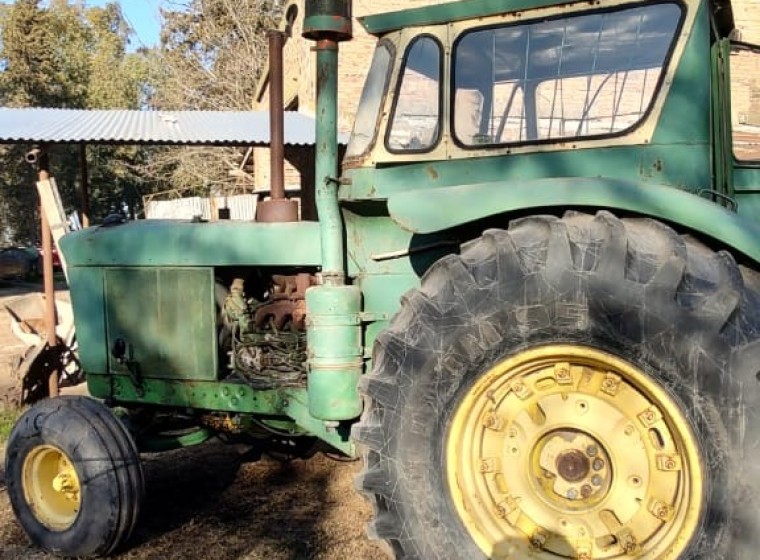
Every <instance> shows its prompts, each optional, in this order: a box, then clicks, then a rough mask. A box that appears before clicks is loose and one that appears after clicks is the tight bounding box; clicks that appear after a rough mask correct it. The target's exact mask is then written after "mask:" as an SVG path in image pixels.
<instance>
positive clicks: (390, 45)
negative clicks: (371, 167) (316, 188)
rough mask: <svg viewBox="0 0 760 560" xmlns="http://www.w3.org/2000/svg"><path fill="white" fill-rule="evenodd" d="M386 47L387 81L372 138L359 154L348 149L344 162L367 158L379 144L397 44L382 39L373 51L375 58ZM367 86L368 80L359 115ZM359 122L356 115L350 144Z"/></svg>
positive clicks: (350, 162) (360, 101)
mask: <svg viewBox="0 0 760 560" xmlns="http://www.w3.org/2000/svg"><path fill="white" fill-rule="evenodd" d="M381 48H385V49H386V50H387V51H388V57H389V62H388V68H387V70H386V72H385V81H384V84H383V91H382V93H381V94H380V97H379V100H380V102H379V104H378V108H377V113H376V114H375V126H374V128H373V132H372V138H371V139H370V141H369V142H368V143H367V145H366V146H365V147H364V150H363V151H362V152H361V153H358V154H351V155H348V151H347V152H346V156H345V158H344V164H347V165H351V164H352V163H355V162H359V161H361V160H363V159H364V158H366V157H367V156H368V155H369V154H370V153H372V151H373V150H374V149H375V145H376V144H377V137H378V135H379V131H380V126H381V123H382V121H383V113H384V111H383V107H384V105H385V100H386V99H387V98H388V90H389V88H390V84H391V80H392V78H393V74H394V68H395V64H396V45H395V44H394V43H393V42H392V41H390V40H388V39H387V38H383V39H380V40H379V41H378V42H377V44H376V45H375V50H374V51H373V53H372V57H373V59H374V56H375V52H376V51H377V50H378V49H381ZM365 86H366V81H365V83H364V84H363V86H362V92H361V94H360V96H359V105H358V106H357V116H358V114H359V108H361V105H362V97H363V95H364V87H365ZM357 122H358V118H356V116H355V117H354V122H353V127H352V128H351V135H350V137H349V144H350V143H351V139H352V138H353V136H354V128H355V127H356V123H357ZM346 150H348V146H346Z"/></svg>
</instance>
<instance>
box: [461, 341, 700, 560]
mask: <svg viewBox="0 0 760 560" xmlns="http://www.w3.org/2000/svg"><path fill="white" fill-rule="evenodd" d="M446 453H447V478H448V483H449V490H450V492H451V496H452V498H453V500H454V503H455V505H456V508H457V512H458V513H459V515H460V518H461V520H462V522H463V523H464V526H465V528H466V529H467V531H468V532H469V533H470V535H471V536H472V538H473V539H474V540H475V542H476V543H477V544H478V546H479V547H480V548H481V549H482V550H483V552H484V553H485V554H486V555H488V556H489V557H491V558H522V557H531V558H545V559H558V558H575V559H581V560H590V559H591V558H594V559H606V558H615V559H619V558H622V559H626V558H648V559H655V558H656V559H659V560H666V559H675V558H678V556H679V555H680V554H681V553H682V552H683V551H684V550H685V548H686V547H687V546H688V543H689V542H690V540H691V537H692V536H693V534H694V532H695V530H696V527H697V525H698V522H699V517H700V511H701V501H702V485H701V481H702V471H701V463H700V458H699V452H698V448H697V445H696V441H695V438H694V436H693V434H692V430H691V426H690V423H689V422H688V421H687V420H686V418H685V417H684V415H683V414H682V413H681V411H680V409H679V407H678V405H677V404H676V403H675V401H674V400H673V399H672V397H671V396H670V395H669V394H668V393H666V392H665V391H664V390H663V389H662V388H661V387H660V386H659V385H657V384H656V383H654V382H653V381H652V379H651V378H650V377H649V376H648V375H646V374H645V373H644V372H642V371H640V370H639V369H637V368H634V367H632V366H631V365H630V364H628V363H626V362H624V361H622V360H620V359H618V358H616V357H614V356H612V355H610V354H606V353H604V352H600V351H597V350H593V349H590V348H585V347H579V346H546V347H542V348H537V349H532V350H529V351H526V352H523V353H520V354H518V355H516V356H514V357H512V358H509V359H507V360H505V361H504V362H502V363H500V364H498V365H497V366H496V367H494V368H493V369H491V370H490V371H488V372H486V373H485V374H484V375H483V376H481V377H480V378H479V379H478V380H477V381H476V383H475V384H474V385H473V387H472V388H471V389H470V390H469V391H468V392H467V394H466V395H465V396H464V398H463V399H462V401H461V403H460V404H459V405H458V407H457V409H456V411H455V412H454V415H453V417H452V422H451V426H450V429H449V434H448V438H447V448H446Z"/></svg>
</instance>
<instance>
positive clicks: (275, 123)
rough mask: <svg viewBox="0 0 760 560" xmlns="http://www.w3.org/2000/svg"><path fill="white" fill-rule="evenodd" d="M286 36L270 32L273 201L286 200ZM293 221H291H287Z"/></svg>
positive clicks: (271, 174) (270, 118)
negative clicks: (283, 52) (284, 97)
mask: <svg viewBox="0 0 760 560" xmlns="http://www.w3.org/2000/svg"><path fill="white" fill-rule="evenodd" d="M284 44H285V36H284V34H283V33H282V32H281V31H274V30H272V31H270V32H269V130H270V133H269V136H270V158H269V165H270V177H271V181H272V184H271V190H270V192H271V193H272V194H271V196H272V199H273V200H279V199H282V198H285V145H284V136H283V128H284V121H283V118H284V117H283V107H282V105H283V102H282V100H283V64H282V49H283V46H284ZM287 221H291V220H287Z"/></svg>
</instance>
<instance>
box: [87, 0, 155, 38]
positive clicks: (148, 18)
mask: <svg viewBox="0 0 760 560" xmlns="http://www.w3.org/2000/svg"><path fill="white" fill-rule="evenodd" d="M107 1H108V0H86V4H87V5H88V6H102V5H103V4H106V3H107ZM111 1H112V0H111ZM117 3H118V4H121V10H122V12H123V13H124V16H125V17H126V18H127V21H129V24H130V25H131V26H132V27H133V28H134V30H135V37H133V38H132V40H133V42H134V44H133V45H132V47H133V48H137V47H141V46H146V47H151V46H153V45H155V44H156V43H158V33H159V31H160V29H161V14H160V13H159V8H160V7H161V6H162V5H163V4H164V3H165V1H164V0H120V1H118V2H117Z"/></svg>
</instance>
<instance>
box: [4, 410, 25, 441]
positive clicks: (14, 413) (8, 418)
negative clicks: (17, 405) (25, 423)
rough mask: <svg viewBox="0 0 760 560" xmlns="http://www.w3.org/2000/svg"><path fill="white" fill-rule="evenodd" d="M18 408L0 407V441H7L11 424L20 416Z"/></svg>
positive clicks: (11, 427)
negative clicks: (6, 408)
mask: <svg viewBox="0 0 760 560" xmlns="http://www.w3.org/2000/svg"><path fill="white" fill-rule="evenodd" d="M21 412H22V411H20V410H5V409H0V443H4V442H6V441H8V436H10V435H11V430H12V429H13V425H14V424H15V423H16V420H18V417H19V416H21Z"/></svg>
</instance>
